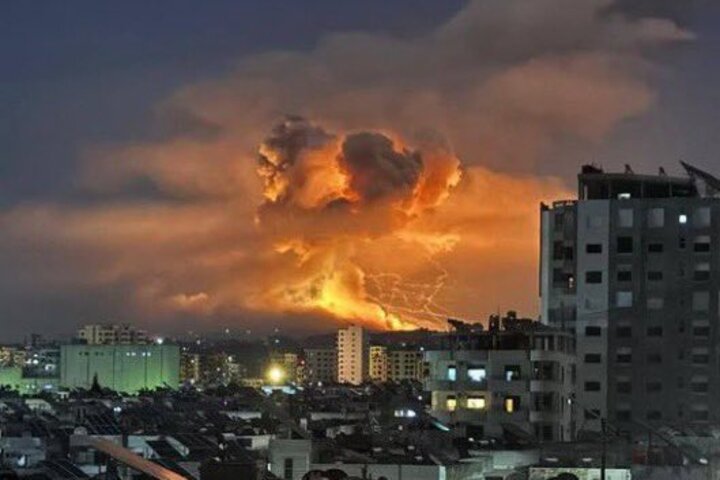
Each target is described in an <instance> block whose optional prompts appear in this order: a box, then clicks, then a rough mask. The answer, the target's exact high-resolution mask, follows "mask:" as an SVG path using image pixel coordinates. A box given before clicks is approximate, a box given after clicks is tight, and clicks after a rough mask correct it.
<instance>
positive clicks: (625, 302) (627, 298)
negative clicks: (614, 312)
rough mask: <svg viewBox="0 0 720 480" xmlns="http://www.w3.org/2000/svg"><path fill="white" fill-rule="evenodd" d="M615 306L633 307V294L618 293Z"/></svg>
mask: <svg viewBox="0 0 720 480" xmlns="http://www.w3.org/2000/svg"><path fill="white" fill-rule="evenodd" d="M615 305H616V306H617V307H618V308H629V307H632V305H633V294H632V292H617V293H616V295H615Z"/></svg>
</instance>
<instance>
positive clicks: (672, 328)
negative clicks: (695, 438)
mask: <svg viewBox="0 0 720 480" xmlns="http://www.w3.org/2000/svg"><path fill="white" fill-rule="evenodd" d="M682 165H683V167H684V169H685V171H686V173H687V176H684V177H671V176H668V175H666V174H665V173H664V172H662V171H661V173H660V174H659V175H638V174H635V173H633V172H632V170H631V169H630V168H629V167H627V168H626V171H625V172H624V173H606V172H604V171H602V170H601V169H599V168H597V167H594V166H585V167H583V169H582V171H581V173H580V174H579V176H578V199H577V200H572V201H560V202H555V203H553V204H552V206H546V205H542V206H541V258H540V295H541V315H542V321H543V322H544V323H547V324H549V325H554V326H557V327H560V328H564V329H568V330H571V331H574V332H575V333H576V336H577V350H578V386H577V390H578V392H577V395H578V398H577V400H578V404H579V406H580V407H582V408H583V409H584V410H585V412H586V418H585V422H584V425H581V427H583V426H584V427H585V428H587V429H591V430H596V429H598V428H599V423H600V422H599V421H598V420H597V419H596V415H600V416H602V417H604V418H607V419H608V420H609V421H610V422H611V423H612V424H614V425H618V426H620V427H621V428H627V429H629V430H637V429H636V428H634V427H635V426H636V425H637V424H635V423H633V420H635V421H640V422H643V423H646V424H650V425H656V426H657V425H679V426H682V425H687V424H707V423H708V422H717V421H719V420H720V411H719V410H718V409H716V408H713V407H712V405H716V404H717V402H718V401H719V400H720V369H719V368H718V358H719V355H720V348H719V345H718V341H719V340H720V329H719V327H718V320H719V318H718V307H719V304H718V292H720V249H718V243H717V242H718V241H720V198H718V197H719V196H720V180H718V179H717V178H715V177H713V176H712V175H710V174H708V173H707V172H704V171H702V170H699V169H697V168H695V167H692V166H690V165H687V164H685V163H683V164H682Z"/></svg>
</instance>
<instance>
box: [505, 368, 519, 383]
mask: <svg viewBox="0 0 720 480" xmlns="http://www.w3.org/2000/svg"><path fill="white" fill-rule="evenodd" d="M505 380H506V381H508V382H512V381H513V380H520V365H506V366H505Z"/></svg>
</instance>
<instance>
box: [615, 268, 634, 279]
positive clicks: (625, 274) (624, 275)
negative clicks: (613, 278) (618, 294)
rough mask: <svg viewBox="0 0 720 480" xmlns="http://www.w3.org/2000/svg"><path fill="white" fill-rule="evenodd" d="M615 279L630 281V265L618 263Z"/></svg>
mask: <svg viewBox="0 0 720 480" xmlns="http://www.w3.org/2000/svg"><path fill="white" fill-rule="evenodd" d="M617 280H618V282H632V266H631V265H618V272H617Z"/></svg>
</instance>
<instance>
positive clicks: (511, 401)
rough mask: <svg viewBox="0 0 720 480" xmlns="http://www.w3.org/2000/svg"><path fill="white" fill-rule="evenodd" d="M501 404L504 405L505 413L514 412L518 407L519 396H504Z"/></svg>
mask: <svg viewBox="0 0 720 480" xmlns="http://www.w3.org/2000/svg"><path fill="white" fill-rule="evenodd" d="M503 406H504V407H505V411H506V412H507V413H513V412H516V411H517V410H518V409H519V408H520V397H515V396H513V397H505V401H504V402H503Z"/></svg>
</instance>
